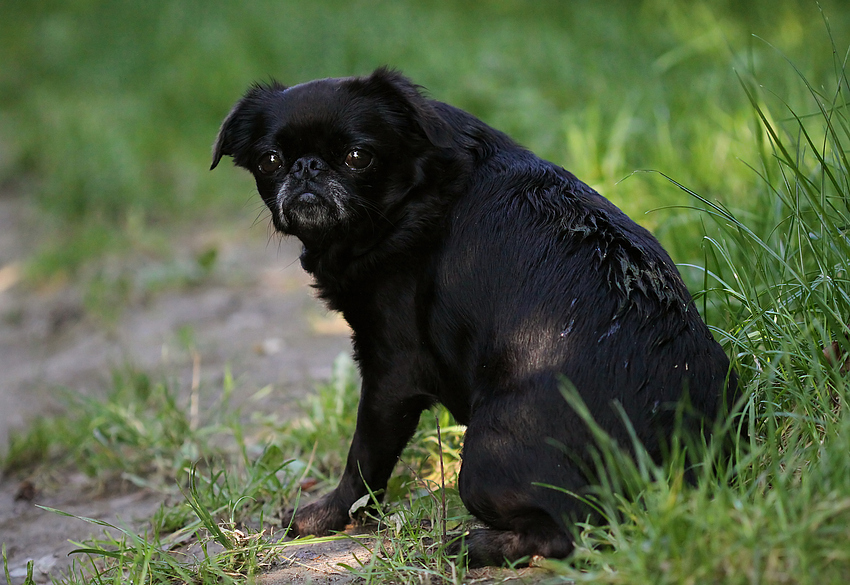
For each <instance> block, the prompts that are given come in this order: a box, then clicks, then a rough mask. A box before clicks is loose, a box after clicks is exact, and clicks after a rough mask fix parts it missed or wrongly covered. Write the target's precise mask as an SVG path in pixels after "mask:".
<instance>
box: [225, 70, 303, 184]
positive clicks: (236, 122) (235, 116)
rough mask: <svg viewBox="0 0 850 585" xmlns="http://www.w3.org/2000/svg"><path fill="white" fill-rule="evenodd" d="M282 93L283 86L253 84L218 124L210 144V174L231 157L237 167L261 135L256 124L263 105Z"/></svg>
mask: <svg viewBox="0 0 850 585" xmlns="http://www.w3.org/2000/svg"><path fill="white" fill-rule="evenodd" d="M285 89H286V86H284V85H281V84H280V83H278V82H276V81H272V82H271V83H269V84H268V85H265V84H255V85H253V86H252V87H251V89H249V90H248V92H247V93H246V94H245V96H244V97H243V98H242V99H241V100H239V101H238V102H236V105H234V106H233V108H232V109H231V110H230V113H229V114H227V117H226V118H225V119H224V122H222V123H221V128H219V130H218V136H217V137H216V139H215V143H213V149H212V165H210V170H213V169H214V168H216V167H217V166H218V163H219V162H220V161H221V159H222V157H224V156H232V157H234V159H235V162H236V164H240V155H241V154H243V153H247V150H248V147H249V146H251V144H252V143H253V142H254V141H255V140H257V139H258V138H260V136H261V134H260V135H257V133H258V132H260V131H261V129H260V128H259V127H258V124H257V122H259V121H260V120H261V114H262V111H263V104H264V103H265V101H266V100H267V98H269V97H270V96H271V95H273V94H275V93H278V92H281V91H284V90H285Z"/></svg>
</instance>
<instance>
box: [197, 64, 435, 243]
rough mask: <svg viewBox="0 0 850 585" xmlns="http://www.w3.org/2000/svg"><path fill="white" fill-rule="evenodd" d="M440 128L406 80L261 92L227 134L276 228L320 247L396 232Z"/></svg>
mask: <svg viewBox="0 0 850 585" xmlns="http://www.w3.org/2000/svg"><path fill="white" fill-rule="evenodd" d="M441 124H442V120H440V119H439V117H438V116H437V115H436V114H435V113H434V112H433V110H432V109H431V107H430V105H429V104H428V102H427V101H426V100H424V99H423V98H422V97H421V96H420V95H419V93H418V92H417V91H416V89H415V88H414V87H413V86H411V85H410V84H409V82H407V81H406V80H404V78H402V77H401V76H397V75H395V74H393V73H392V72H387V71H379V72H376V73H375V74H373V75H372V76H370V77H367V78H349V79H326V80H318V81H313V82H310V83H306V84H303V85H297V86H295V87H291V88H286V87H284V86H281V85H278V84H271V85H265V86H256V87H254V88H253V89H251V90H250V91H249V92H248V93H247V94H246V95H245V97H244V98H243V99H242V100H240V101H239V102H238V103H237V104H236V106H235V107H234V108H233V110H232V111H231V112H230V114H229V115H228V116H227V118H226V119H225V121H224V123H223V124H222V127H221V130H220V132H219V136H218V139H217V140H216V143H215V146H214V152H213V167H215V166H216V165H217V164H218V162H219V160H220V159H221V157H222V156H224V155H230V156H233V158H234V162H235V163H236V164H237V165H239V166H242V167H244V168H246V169H248V170H249V171H251V172H252V173H253V175H254V178H255V179H256V182H257V189H258V191H259V192H260V195H261V196H262V198H263V200H264V201H265V203H266V205H268V207H269V209H270V210H271V212H272V218H273V222H274V225H275V228H276V229H277V230H278V231H280V232H282V233H285V234H291V235H295V236H297V237H298V238H299V239H301V240H302V241H303V242H304V243H305V244H306V245H307V246H322V244H323V242H325V241H326V240H328V239H329V238H337V237H338V236H339V235H340V234H350V235H352V236H354V235H357V236H359V237H362V236H363V235H364V234H363V231H364V230H376V229H380V226H381V225H384V224H386V222H389V223H392V221H393V217H392V216H393V213H394V211H396V210H397V208H398V207H400V204H401V203H402V201H403V200H404V197H405V195H406V194H407V193H408V192H409V191H410V189H411V188H413V186H415V184H416V183H417V181H421V180H422V177H421V175H422V173H421V172H418V171H419V169H420V167H421V165H422V164H424V161H425V160H426V159H427V158H428V157H429V156H432V155H433V153H434V152H435V149H436V146H435V143H439V141H440V138H439V137H440V126H441Z"/></svg>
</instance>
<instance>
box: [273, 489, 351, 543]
mask: <svg viewBox="0 0 850 585" xmlns="http://www.w3.org/2000/svg"><path fill="white" fill-rule="evenodd" d="M348 522H349V517H348V506H345V505H341V504H340V503H339V502H338V501H337V500H336V499H335V498H334V493H333V492H331V493H329V494H327V495H326V496H324V497H322V498H321V499H319V500H317V501H315V502H313V503H312V504H308V505H306V506H303V507H299V508H297V509H295V510H290V511H288V512H287V513H285V514H284V515H283V522H282V524H283V527H284V529H286V528H287V527H288V535H289V536H307V535H311V534H312V535H313V536H326V535H328V534H330V533H331V532H339V531H341V530H345V527H346V525H347V524H348Z"/></svg>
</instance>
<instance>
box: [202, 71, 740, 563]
mask: <svg viewBox="0 0 850 585" xmlns="http://www.w3.org/2000/svg"><path fill="white" fill-rule="evenodd" d="M355 150H356V151H357V152H356V154H355V155H350V153H352V152H354V151H355ZM225 155H228V156H232V157H233V159H234V161H235V163H236V164H237V165H239V166H242V167H244V168H246V169H248V170H249V171H251V172H252V173H253V174H254V176H255V178H256V182H257V188H258V190H259V192H260V194H261V196H262V197H263V200H264V201H265V203H266V204H267V205H268V206H269V209H270V210H271V212H272V218H273V222H274V225H275V227H276V229H277V230H278V231H280V232H281V233H284V234H291V235H294V236H296V237H298V238H299V239H300V240H301V241H302V243H303V244H304V249H303V253H302V256H301V262H302V265H303V267H304V269H305V270H307V271H308V272H310V273H311V274H312V275H313V276H314V278H315V282H316V287H317V289H318V291H319V294H320V296H321V297H322V298H323V299H324V300H325V301H326V302H327V303H328V305H329V306H330V307H332V308H333V309H336V310H338V311H340V312H341V313H342V314H343V316H344V317H345V319H346V320H347V321H348V323H349V324H350V326H351V328H352V330H353V332H354V333H353V345H354V353H355V357H356V360H357V362H358V364H359V367H360V371H361V375H362V378H363V384H362V393H361V399H360V406H359V410H358V420H357V429H356V431H355V434H354V438H353V440H352V444H351V449H350V452H349V455H348V460H347V464H346V467H345V471H344V473H343V476H342V479H341V481H340V484H339V486H338V487H337V488H336V489H335V490H334V491H332V492H331V493H330V494H327V495H326V496H325V497H323V498H321V499H320V500H318V501H317V502H315V503H312V504H310V505H308V506H305V507H303V508H301V509H299V510H297V512H296V513H295V515H294V518H293V520H292V531H293V532H294V533H298V534H327V533H328V532H331V531H337V530H342V529H344V528H345V526H346V524H347V523H348V520H349V518H348V509H349V507H350V506H351V504H352V503H353V502H354V501H355V500H356V499H358V498H360V497H361V496H363V495H365V494H366V493H367V488H366V485H367V484H368V486H369V488H370V489H372V490H381V489H383V488H384V487H385V486H386V484H387V480H388V478H389V476H390V473H391V472H392V469H393V467H394V466H395V463H396V461H397V458H398V456H399V454H400V453H401V450H402V449H403V448H404V446H405V445H406V443H407V442H408V440H409V439H410V437H411V436H412V434H413V432H414V430H415V428H416V425H417V422H418V420H419V415H420V413H421V411H422V410H423V409H425V408H427V407H428V406H429V405H431V404H433V403H435V402H441V403H442V404H444V405H445V406H446V407H447V408H448V409H449V410H450V411H451V413H452V414H453V415H454V416H455V418H456V419H457V420H458V421H460V422H461V423H463V424H466V425H468V429H467V434H466V437H465V441H464V447H463V464H462V469H461V472H460V478H459V488H460V494H461V498H462V499H463V501H464V503H465V504H466V506H467V507H468V508H469V510H470V511H471V512H472V513H473V514H475V515H476V516H477V517H479V518H480V519H481V520H483V521H484V522H485V523H487V525H489V526H490V528H488V529H481V530H477V531H473V532H472V533H470V534H469V535H468V536H467V538H466V546H467V547H468V552H467V554H468V560H469V563H470V564H471V565H484V564H499V563H502V562H504V561H505V560H508V561H512V560H516V559H519V558H521V557H524V556H528V555H543V556H552V557H564V556H566V555H567V554H569V552H570V551H571V550H572V547H573V544H572V541H571V538H570V536H569V526H570V523H571V522H572V521H574V520H575V519H576V518H579V517H583V516H584V515H586V514H587V512H588V511H587V510H586V509H584V508H583V507H582V506H581V504H579V503H578V501H577V500H575V499H573V498H570V497H568V496H566V495H564V494H562V493H560V492H558V491H556V490H552V489H549V488H545V487H540V486H538V485H536V484H549V485H555V486H561V487H563V488H565V489H567V490H571V491H573V492H577V493H582V492H583V490H585V489H586V487H587V486H588V484H589V482H590V481H591V479H590V478H589V477H588V476H587V475H586V474H585V473H584V472H583V469H584V466H583V465H582V461H584V462H585V463H587V462H589V460H588V451H587V447H588V445H589V444H590V443H591V442H592V438H591V435H590V433H589V431H588V429H587V428H586V425H585V424H584V423H583V422H582V421H581V419H580V418H579V417H578V416H577V414H576V413H575V412H574V411H573V410H572V409H571V408H570V407H569V406H568V405H567V402H566V401H565V400H564V398H563V396H562V394H561V391H560V388H561V384H562V379H563V378H562V377H565V378H566V379H568V380H569V381H570V383H571V384H572V385H574V386H575V388H576V389H577V391H578V392H579V394H580V396H581V398H582V399H583V400H584V402H585V403H586V404H587V406H588V408H589V409H590V412H591V413H592V415H593V416H594V418H595V420H596V421H597V422H598V423H599V424H600V425H601V426H602V427H603V428H604V429H605V430H606V431H607V432H609V433H610V434H611V435H612V436H613V437H615V438H617V439H618V440H619V441H620V442H621V444H629V439H628V435H627V433H626V430H625V425H624V424H623V421H622V419H621V417H620V416H619V415H618V413H617V409H616V408H615V405H616V404H619V405H620V406H621V407H622V409H623V410H624V412H625V413H626V414H627V415H628V417H629V419H630V421H631V423H632V425H633V426H634V429H635V431H636V433H637V436H638V438H639V439H640V440H641V441H642V442H643V443H644V444H645V446H646V447H647V448H648V450H649V452H650V453H651V454H653V455H654V456H655V457H656V458H660V457H661V454H662V452H663V451H664V449H665V443H664V439H665V437H667V436H669V434H670V432H671V429H672V427H673V424H674V418H675V416H674V415H675V412H676V408H677V404H679V402H680V400H681V399H682V397H683V396H684V395H685V394H687V396H688V401H689V404H690V407H691V410H690V412H691V413H692V415H691V416H690V417H688V418H687V420H688V424H687V425H686V426H688V428H689V429H690V430H691V431H693V432H701V428H702V427H705V428H708V427H710V426H711V423H712V421H714V420H715V419H716V417H717V416H718V415H719V414H720V413H722V412H723V410H724V409H725V407H726V405H727V400H728V399H729V398H730V397H731V396H732V395H733V394H734V391H735V389H736V377H735V375H734V372H730V369H729V361H728V359H727V357H726V355H725V354H724V352H723V350H722V349H721V347H720V346H719V345H718V344H717V343H716V342H715V341H714V339H713V338H712V336H711V333H710V332H709V330H708V328H707V327H706V325H705V323H704V322H703V321H702V319H701V318H700V316H699V314H698V313H697V310H696V308H695V306H694V303H693V301H692V300H691V297H690V295H689V293H688V291H687V289H686V288H685V285H684V283H683V282H682V279H681V277H680V275H679V273H678V271H677V270H676V267H675V265H674V264H673V262H672V261H671V259H670V258H669V256H668V255H667V253H666V252H665V251H664V250H663V249H662V247H661V246H660V245H659V243H658V242H657V241H656V240H655V238H653V237H652V235H650V234H649V232H647V231H646V230H645V229H643V228H641V227H640V226H638V225H637V224H635V223H634V222H633V221H631V220H630V219H629V218H628V217H626V216H625V215H624V214H623V213H622V212H621V211H620V210H619V209H617V208H616V207H615V206H614V205H613V204H611V203H610V202H609V201H608V200H606V199H605V198H603V197H602V196H600V195H599V194H597V193H596V192H595V191H593V190H592V189H591V188H590V187H588V186H587V185H585V184H584V183H582V182H581V181H579V180H578V179H577V178H576V177H575V176H573V175H572V174H571V173H569V172H568V171H566V170H564V169H563V168H561V167H559V166H557V165H554V164H552V163H550V162H547V161H544V160H541V159H540V158H538V157H536V156H535V155H534V154H532V153H531V152H529V151H527V150H525V149H523V148H522V147H520V146H518V145H517V144H516V143H515V142H514V141H513V140H511V139H510V138H509V137H508V136H506V135H505V134H503V133H501V132H499V131H497V130H494V129H493V128H490V127H489V126H487V125H486V124H484V123H483V122H481V121H480V120H478V119H476V118H475V117H473V116H472V115H470V114H468V113H466V112H464V111H462V110H459V109H457V108H454V107H452V106H449V105H447V104H444V103H441V102H438V101H434V100H430V99H428V98H426V97H425V96H424V95H423V94H422V92H421V91H420V89H419V88H418V87H417V86H415V85H413V84H412V83H411V82H410V81H409V80H408V79H406V78H405V77H403V76H402V75H400V74H398V73H396V72H393V71H389V70H387V69H379V70H377V71H375V72H374V73H373V74H371V75H370V76H367V77H359V78H357V77H355V78H345V79H325V80H318V81H313V82H309V83H306V84H302V85H298V86H295V87H292V88H285V87H284V86H281V85H278V84H270V85H258V86H254V87H253V88H252V89H250V90H249V91H248V93H247V94H246V95H245V96H244V97H243V98H242V100H240V101H239V102H238V103H237V104H236V105H235V106H234V108H233V110H232V111H231V112H230V114H229V115H228V116H227V118H226V119H225V120H224V123H223V124H222V126H221V130H220V132H219V135H218V139H217V140H216V143H215V146H214V152H213V165H212V166H213V167H215V166H216V165H217V164H218V162H219V161H220V159H221V158H222V156H225ZM351 157H355V158H356V160H360V161H364V160H365V161H370V163H369V165H368V166H367V167H366V168H351V167H349V166H347V165H346V160H349V159H351ZM261 163H262V167H263V168H262V169H261ZM277 164H279V165H280V166H279V167H278V168H274V167H275V165H277ZM270 168H271V169H272V170H271V171H269V169H270ZM553 444H561V445H564V446H566V447H567V448H568V449H570V450H571V454H569V455H568V454H565V453H564V452H563V451H562V450H561V449H559V448H557V447H555V446H553Z"/></svg>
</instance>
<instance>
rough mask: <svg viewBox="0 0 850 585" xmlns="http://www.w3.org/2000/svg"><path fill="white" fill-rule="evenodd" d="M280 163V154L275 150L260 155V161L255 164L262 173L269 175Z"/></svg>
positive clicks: (281, 162)
mask: <svg viewBox="0 0 850 585" xmlns="http://www.w3.org/2000/svg"><path fill="white" fill-rule="evenodd" d="M282 164H283V161H281V160H280V155H278V154H277V153H276V152H267V153H266V154H264V155H263V156H261V157H260V162H259V163H258V164H257V168H259V169H260V172H261V173H263V174H264V175H269V174H271V173H273V172H275V171H276V170H278V169H279V168H280V165H282Z"/></svg>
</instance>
